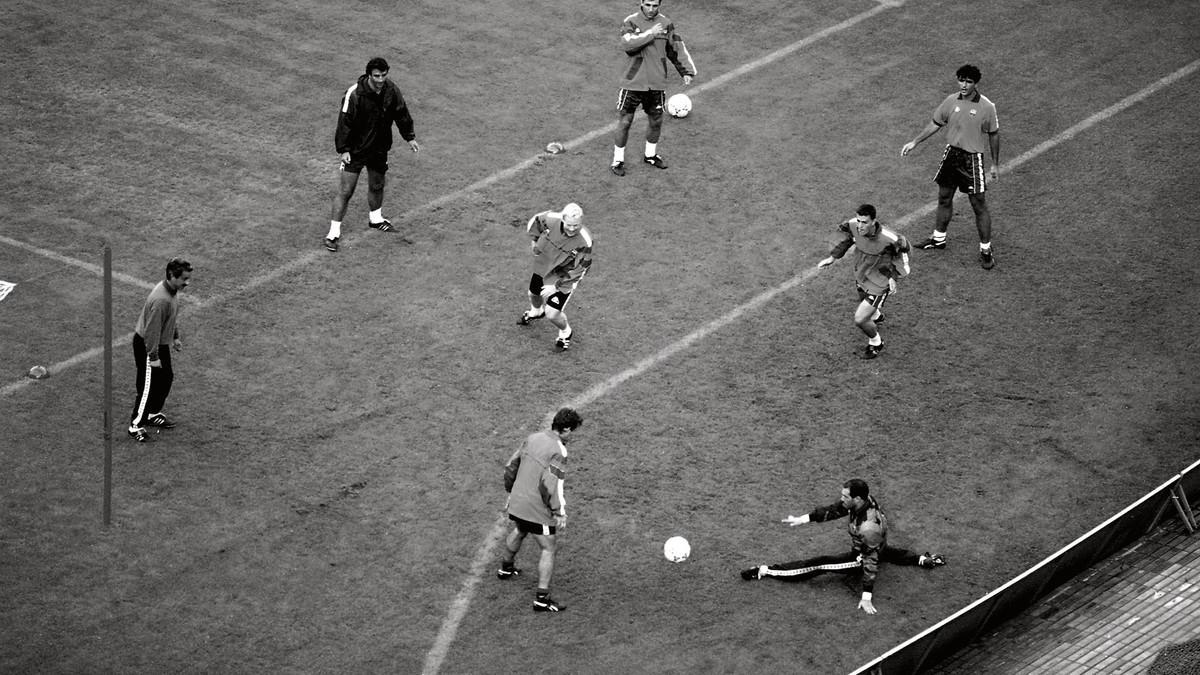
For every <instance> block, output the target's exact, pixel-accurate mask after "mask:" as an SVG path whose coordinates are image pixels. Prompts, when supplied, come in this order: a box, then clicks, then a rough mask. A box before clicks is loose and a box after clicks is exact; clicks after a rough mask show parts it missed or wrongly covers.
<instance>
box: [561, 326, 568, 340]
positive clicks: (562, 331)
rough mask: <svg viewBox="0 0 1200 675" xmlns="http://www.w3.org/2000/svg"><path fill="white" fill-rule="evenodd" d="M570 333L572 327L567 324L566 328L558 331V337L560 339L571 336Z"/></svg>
mask: <svg viewBox="0 0 1200 675" xmlns="http://www.w3.org/2000/svg"><path fill="white" fill-rule="evenodd" d="M570 335H571V327H570V326H567V327H566V328H564V329H562V330H560V331H558V339H560V340H561V339H563V338H565V337H569V336H570Z"/></svg>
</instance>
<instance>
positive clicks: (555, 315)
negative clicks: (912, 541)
mask: <svg viewBox="0 0 1200 675" xmlns="http://www.w3.org/2000/svg"><path fill="white" fill-rule="evenodd" d="M546 318H547V319H550V323H552V324H554V327H555V328H557V329H558V336H557V337H556V338H555V339H554V346H555V347H557V348H558V349H559V350H561V351H566V350H568V349H570V348H571V337H572V335H573V333H574V331H573V330H571V324H570V323H568V322H567V315H566V313H565V312H561V311H559V310H557V309H554V308H553V307H551V306H550V305H546Z"/></svg>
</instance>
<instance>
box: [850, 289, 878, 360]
mask: <svg viewBox="0 0 1200 675" xmlns="http://www.w3.org/2000/svg"><path fill="white" fill-rule="evenodd" d="M878 314H879V310H877V309H876V308H875V306H874V305H872V304H871V303H869V302H867V301H866V300H863V301H862V302H860V303H858V307H857V308H856V309H855V310H854V325H855V326H858V329H859V330H861V331H862V332H863V334H864V335H866V336H867V348H866V350H865V351H864V352H863V355H862V357H863V358H864V359H873V358H875V357H876V356H879V352H880V350H882V349H883V338H882V337H881V336H880V335H879V329H878V327H876V325H875V317H876V316H878Z"/></svg>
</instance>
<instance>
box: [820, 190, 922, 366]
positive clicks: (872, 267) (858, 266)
mask: <svg viewBox="0 0 1200 675" xmlns="http://www.w3.org/2000/svg"><path fill="white" fill-rule="evenodd" d="M855 213H856V215H855V217H853V218H851V219H850V220H847V221H846V222H844V223H842V224H841V225H839V226H838V231H839V232H840V233H841V235H842V238H841V240H839V241H838V243H836V244H834V245H833V250H832V251H830V252H829V257H828V258H825V259H824V260H822V261H821V262H819V263H817V268H818V269H823V268H825V267H829V266H830V265H832V264H833V261H835V260H837V259H838V258H841V257H842V256H844V255H846V251H848V250H850V247H851V246H853V247H854V283H855V284H856V285H857V286H858V300H859V302H858V308H857V309H855V310H854V325H856V326H858V328H859V330H861V331H862V332H863V333H864V334H866V336H867V348H866V349H865V350H864V351H863V353H862V358H864V359H873V358H875V357H876V356H879V352H880V351H881V350H882V349H883V338H882V337H880V336H879V329H878V328H877V327H876V324H878V323H882V322H883V312H882V311H881V310H882V308H883V301H884V300H887V298H888V296H889V295H891V294H892V293H895V292H896V279H899V278H900V277H903V276H907V275H908V272H909V267H908V240H907V239H905V238H904V236H903V235H901V234H899V233H897V232H893V231H892V230H889V229H887V228H886V227H884V226H883V225H882V224H881V223H880V222H879V221H878V220H875V207H874V206H871V205H870V204H863V205H862V206H860V207H858V210H857V211H856V212H855Z"/></svg>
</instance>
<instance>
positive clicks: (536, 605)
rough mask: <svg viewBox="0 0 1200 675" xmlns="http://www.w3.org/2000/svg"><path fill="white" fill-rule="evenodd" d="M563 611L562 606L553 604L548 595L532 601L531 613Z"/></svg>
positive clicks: (563, 607)
mask: <svg viewBox="0 0 1200 675" xmlns="http://www.w3.org/2000/svg"><path fill="white" fill-rule="evenodd" d="M565 609H566V607H565V606H564V605H560V604H558V603H557V602H554V600H552V599H551V598H550V596H548V595H547V596H545V597H543V598H536V599H535V600H534V601H533V611H535V612H561V611H563V610H565Z"/></svg>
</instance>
